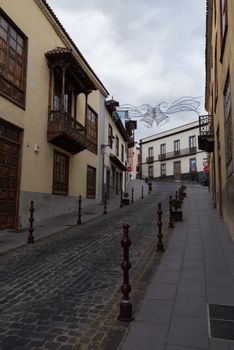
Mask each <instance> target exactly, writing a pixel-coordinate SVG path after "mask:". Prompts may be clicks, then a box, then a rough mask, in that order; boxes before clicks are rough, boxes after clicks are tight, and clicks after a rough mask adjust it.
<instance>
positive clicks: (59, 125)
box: [47, 110, 86, 154]
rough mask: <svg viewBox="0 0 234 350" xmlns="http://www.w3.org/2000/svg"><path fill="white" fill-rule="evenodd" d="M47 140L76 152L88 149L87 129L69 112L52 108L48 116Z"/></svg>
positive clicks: (73, 152)
mask: <svg viewBox="0 0 234 350" xmlns="http://www.w3.org/2000/svg"><path fill="white" fill-rule="evenodd" d="M47 140H48V142H51V143H53V144H54V145H56V146H58V147H61V148H62V149H64V150H66V151H68V152H70V153H72V154H76V153H79V152H81V151H83V150H84V149H86V130H85V127H84V126H83V125H82V124H80V123H79V122H78V121H77V120H76V119H74V118H73V117H72V116H71V115H70V114H69V113H67V112H64V111H57V110H56V111H55V110H52V111H50V112H49V117H48V130H47Z"/></svg>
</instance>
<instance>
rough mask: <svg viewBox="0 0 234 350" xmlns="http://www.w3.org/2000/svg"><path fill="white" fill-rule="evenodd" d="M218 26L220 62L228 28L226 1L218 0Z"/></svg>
mask: <svg viewBox="0 0 234 350" xmlns="http://www.w3.org/2000/svg"><path fill="white" fill-rule="evenodd" d="M220 25H221V31H220V33H221V62H222V57H223V52H224V47H225V41H226V35H227V28H228V4H227V0H220Z"/></svg>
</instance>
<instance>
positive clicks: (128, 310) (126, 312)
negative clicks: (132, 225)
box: [118, 185, 186, 322]
mask: <svg viewBox="0 0 234 350" xmlns="http://www.w3.org/2000/svg"><path fill="white" fill-rule="evenodd" d="M185 189H186V187H185V186H183V185H182V186H181V187H180V188H179V190H178V191H176V193H175V198H174V199H173V198H172V195H170V196H169V223H168V227H169V228H174V227H175V224H174V221H176V220H174V219H175V218H178V217H180V216H181V218H182V217H183V216H182V210H179V209H181V208H182V204H183V200H184V198H185V197H186V192H185ZM173 208H174V210H173ZM178 212H181V214H179V215H178ZM162 213H163V212H162V204H161V203H158V210H157V215H158V222H157V226H158V234H157V237H158V242H157V252H164V250H165V249H164V244H163V233H162V226H163V222H162ZM175 213H177V214H176V215H175ZM177 221H181V220H177ZM128 233H129V225H128V224H125V225H123V234H124V236H123V239H122V241H121V246H122V247H123V262H122V264H121V268H122V270H123V284H122V286H121V292H122V294H123V296H122V300H121V302H120V313H119V316H118V320H119V321H123V322H130V321H132V320H133V319H134V318H133V316H132V303H131V301H130V296H129V294H130V292H131V289H132V288H131V285H130V283H129V270H130V269H131V263H130V261H129V247H130V245H131V241H130V239H129V236H128Z"/></svg>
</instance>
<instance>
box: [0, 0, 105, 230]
mask: <svg viewBox="0 0 234 350" xmlns="http://www.w3.org/2000/svg"><path fill="white" fill-rule="evenodd" d="M107 96H108V91H107V90H106V88H105V87H104V85H103V84H102V83H101V81H100V80H99V79H98V77H97V76H96V74H95V73H94V71H93V70H92V69H91V67H90V66H89V64H88V63H87V61H86V60H85V58H84V57H83V56H82V54H81V53H80V51H79V50H78V48H77V47H76V45H75V44H74V42H73V41H72V39H71V38H70V37H69V35H68V34H67V33H66V31H65V29H64V28H63V27H62V25H61V23H60V22H59V21H58V19H57V17H56V15H55V14H54V13H53V11H52V10H51V8H50V7H49V5H48V3H47V2H46V1H44V0H20V1H15V0H0V187H1V190H0V229H6V228H13V227H14V228H16V227H17V228H19V227H21V226H25V225H26V224H27V222H28V216H29V214H28V213H29V212H28V208H29V204H30V201H34V205H35V209H36V210H35V219H36V220H42V219H45V218H48V217H52V216H55V215H60V214H64V213H66V212H69V211H72V210H75V207H76V203H77V197H78V195H81V196H82V197H85V198H87V200H97V199H99V198H101V192H102V187H101V186H102V184H101V179H100V174H101V171H102V169H99V167H100V165H99V164H101V159H102V156H101V152H100V144H101V142H103V141H102V140H104V131H103V130H104V116H105V99H106V97H107Z"/></svg>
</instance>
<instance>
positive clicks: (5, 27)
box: [0, 9, 27, 108]
mask: <svg viewBox="0 0 234 350" xmlns="http://www.w3.org/2000/svg"><path fill="white" fill-rule="evenodd" d="M26 57H27V39H26V36H25V35H24V34H23V33H22V32H21V31H20V29H19V28H18V27H17V26H16V25H15V24H14V23H13V22H12V20H11V19H10V18H9V17H8V16H7V15H6V14H5V13H4V12H3V11H2V10H1V9H0V93H1V95H3V96H4V97H6V98H8V99H10V100H11V101H12V102H14V103H16V104H17V105H19V106H20V107H22V108H24V107H25V80H26V61H27V60H26Z"/></svg>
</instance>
